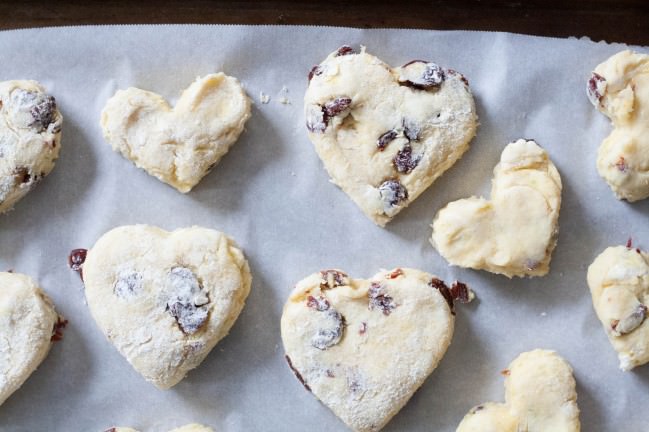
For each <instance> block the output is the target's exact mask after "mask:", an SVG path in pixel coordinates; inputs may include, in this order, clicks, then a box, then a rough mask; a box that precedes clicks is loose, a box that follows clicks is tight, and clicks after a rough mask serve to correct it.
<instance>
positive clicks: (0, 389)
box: [0, 272, 64, 405]
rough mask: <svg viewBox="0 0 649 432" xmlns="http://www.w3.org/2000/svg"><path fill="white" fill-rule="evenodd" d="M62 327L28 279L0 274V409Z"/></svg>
mask: <svg viewBox="0 0 649 432" xmlns="http://www.w3.org/2000/svg"><path fill="white" fill-rule="evenodd" d="M62 325H64V324H63V321H62V320H60V319H59V316H58V315H57V314H56V311H55V310H54V305H53V304H52V301H51V300H50V299H49V298H48V297H47V296H46V295H45V294H44V293H43V291H41V289H40V288H39V287H38V286H37V285H36V283H35V282H34V281H33V280H32V279H31V278H30V277H29V276H26V275H23V274H19V273H8V272H0V405H2V404H3V403H4V401H5V400H7V398H8V397H9V396H10V395H11V394H12V393H13V392H15V391H16V390H18V388H20V386H21V385H22V384H23V383H24V382H25V381H26V380H27V378H29V376H30V375H31V374H32V372H34V370H36V368H37V367H38V365H40V364H41V362H42V361H43V360H44V359H45V357H46V356H47V353H48V352H49V351H50V346H51V345H52V342H53V341H55V340H57V339H59V338H60V334H59V333H58V331H59V327H60V326H62Z"/></svg>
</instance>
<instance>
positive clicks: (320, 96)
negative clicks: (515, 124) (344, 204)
mask: <svg viewBox="0 0 649 432" xmlns="http://www.w3.org/2000/svg"><path fill="white" fill-rule="evenodd" d="M341 50H342V48H341ZM341 50H339V51H337V52H334V53H332V54H331V55H329V56H328V57H327V58H326V59H325V60H324V61H323V62H322V63H321V64H320V65H318V66H316V67H315V68H314V70H313V71H312V72H311V74H310V75H311V76H312V78H311V81H310V83H309V87H308V89H307V91H306V94H305V97H304V105H305V116H306V122H307V130H308V132H309V138H310V139H311V141H312V142H313V144H314V145H315V149H316V151H317V153H318V155H319V156H320V159H322V162H323V163H324V166H325V168H326V170H327V172H328V173H329V175H330V177H331V179H332V182H333V183H335V184H336V185H338V186H339V187H340V188H341V189H342V190H343V191H345V192H346V193H347V194H348V195H349V196H350V197H351V199H352V200H353V201H354V202H355V203H356V204H357V205H358V206H359V207H360V208H361V210H362V211H363V213H365V214H366V215H367V216H368V217H369V218H370V219H372V220H373V221H374V222H375V223H376V224H378V225H380V226H384V225H385V224H386V223H387V222H389V221H390V220H391V219H392V218H393V217H394V216H395V215H396V214H397V213H399V211H401V210H402V209H403V208H405V207H406V206H408V204H409V203H410V202H412V201H413V200H415V199H416V198H417V197H418V196H419V194H421V193H422V192H423V191H424V190H425V189H426V188H427V187H428V186H430V185H431V184H432V183H433V181H435V179H437V177H439V176H440V175H442V174H443V173H444V171H446V170H447V169H449V168H450V167H451V166H452V165H453V164H454V163H455V162H456V161H457V160H458V159H459V158H460V157H461V156H462V154H463V153H464V152H465V151H466V150H467V149H468V148H469V142H470V141H471V139H472V138H473V137H474V136H475V133H476V127H477V115H476V111H475V105H474V101H473V96H472V95H471V91H470V90H469V86H468V83H467V81H466V78H464V76H462V75H461V74H460V73H458V72H455V71H453V70H451V69H442V68H440V67H439V66H437V65H435V64H433V63H425V62H421V61H420V62H415V63H411V64H410V65H405V66H404V67H400V68H394V69H393V68H391V67H390V66H389V65H387V64H385V63H384V62H382V61H381V60H379V59H378V58H376V57H374V56H373V55H370V54H367V53H366V52H365V48H364V47H363V48H362V50H361V52H360V53H348V54H340V53H341ZM425 65H428V66H425ZM430 65H432V66H430ZM426 67H427V68H428V69H426ZM413 68H414V69H415V72H419V75H422V76H424V77H427V78H428V79H429V80H430V82H433V83H435V84H430V85H426V86H423V85H421V84H422V83H421V82H419V81H418V79H417V77H416V76H415V77H413V76H412V73H410V71H411V69H413ZM409 80H412V81H409ZM346 98H347V99H349V101H348V102H349V103H347V100H346ZM336 101H338V102H336ZM345 106H347V107H346V108H345ZM343 108H344V109H343ZM324 111H327V112H328V113H329V114H326V113H324ZM323 113H324V114H323ZM330 114H333V115H330ZM323 116H324V118H323Z"/></svg>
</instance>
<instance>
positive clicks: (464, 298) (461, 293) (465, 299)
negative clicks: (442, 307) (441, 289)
mask: <svg viewBox="0 0 649 432" xmlns="http://www.w3.org/2000/svg"><path fill="white" fill-rule="evenodd" d="M450 293H451V297H452V298H453V300H456V301H459V302H460V303H469V302H470V301H471V299H472V293H471V290H470V289H469V287H468V286H467V285H466V284H465V283H462V282H460V281H455V282H453V283H452V284H451V288H450Z"/></svg>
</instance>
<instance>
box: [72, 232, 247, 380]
mask: <svg viewBox="0 0 649 432" xmlns="http://www.w3.org/2000/svg"><path fill="white" fill-rule="evenodd" d="M78 255H79V253H78V251H75V254H73V255H72V261H73V263H76V264H77V265H78V264H80V262H81V261H82V260H76V261H75V256H78ZM81 270H82V277H83V281H84V284H85V287H86V299H87V300H88V307H89V308H90V312H91V313H92V316H93V317H94V318H95V321H97V324H98V325H99V328H101V330H102V332H103V333H104V334H105V335H106V337H107V338H108V339H109V340H110V341H111V342H112V343H113V344H114V345H115V347H116V348H117V349H118V350H119V352H120V353H121V354H122V355H123V356H124V357H126V359H127V360H128V361H129V363H131V365H132V366H133V367H134V368H135V369H136V370H137V371H138V372H139V373H140V374H142V375H143V376H144V378H146V379H147V380H148V381H150V382H152V383H153V384H154V385H156V386H157V387H158V388H162V389H166V388H169V387H171V386H173V385H175V384H176V383H178V382H179V381H180V380H181V379H183V378H184V376H185V375H186V374H187V372H188V371H189V370H191V369H193V368H195V367H196V366H198V365H199V364H200V363H201V362H202V361H203V359H204V358H205V357H206V356H207V354H208V353H209V352H210V351H211V350H212V348H213V347H214V345H216V343H217V342H218V341H219V340H220V339H221V338H223V337H224V336H225V335H226V334H227V333H228V331H229V330H230V327H232V325H233V324H234V322H235V320H236V319H237V317H238V316H239V313H240V312H241V309H242V308H243V305H244V302H245V300H246V297H247V296H248V293H249V291H250V283H251V276H250V270H249V268H248V263H247V261H246V259H245V257H244V255H243V252H241V250H240V249H239V248H238V247H237V245H236V244H235V243H234V241H233V240H232V239H230V238H228V237H227V236H226V235H224V234H222V233H220V232H218V231H214V230H211V229H207V228H200V227H191V228H183V229H178V230H176V231H173V232H171V233H170V232H167V231H164V230H161V229H159V228H156V227H152V226H147V225H134V226H123V227H119V228H115V229H113V230H111V231H109V232H107V233H106V234H104V235H103V236H102V237H101V238H100V239H99V240H98V241H97V243H96V244H95V246H94V247H93V248H92V249H90V250H89V251H88V252H87V256H86V257H85V262H84V263H83V265H82V268H81Z"/></svg>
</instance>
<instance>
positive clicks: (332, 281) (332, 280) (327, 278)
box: [320, 270, 349, 290]
mask: <svg viewBox="0 0 649 432" xmlns="http://www.w3.org/2000/svg"><path fill="white" fill-rule="evenodd" d="M320 278H321V279H320V289H321V290H326V289H331V288H336V287H339V286H344V285H349V277H348V276H347V274H346V273H343V272H341V271H338V270H322V271H321V272H320Z"/></svg>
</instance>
